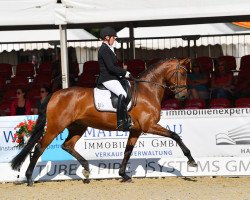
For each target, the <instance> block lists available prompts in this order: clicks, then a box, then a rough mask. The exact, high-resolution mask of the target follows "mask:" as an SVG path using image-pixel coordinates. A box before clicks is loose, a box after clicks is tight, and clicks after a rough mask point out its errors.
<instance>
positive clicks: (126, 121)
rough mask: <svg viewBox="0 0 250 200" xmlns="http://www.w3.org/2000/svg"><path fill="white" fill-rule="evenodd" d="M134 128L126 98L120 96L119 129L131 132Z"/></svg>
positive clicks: (118, 109) (118, 107) (118, 108)
mask: <svg viewBox="0 0 250 200" xmlns="http://www.w3.org/2000/svg"><path fill="white" fill-rule="evenodd" d="M131 128H132V121H131V119H130V116H129V114H128V111H127V105H126V103H125V97H124V96H123V95H120V96H119V97H118V105H117V129H118V130H119V131H129V130H130V129H131Z"/></svg>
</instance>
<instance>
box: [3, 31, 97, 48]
mask: <svg viewBox="0 0 250 200" xmlns="http://www.w3.org/2000/svg"><path fill="white" fill-rule="evenodd" d="M67 38H68V40H95V39H97V38H96V37H95V36H93V35H91V34H90V33H89V32H87V31H85V30H84V29H68V30H67ZM59 40H60V32H59V30H57V29H51V30H22V31H0V52H2V51H12V50H16V51H18V50H20V49H23V50H32V49H47V48H51V47H52V48H53V44H49V43H48V41H51V42H53V41H59ZM24 42H25V43H24ZM42 42H43V43H42ZM1 43H6V44H1ZM77 46H80V47H96V44H94V43H93V44H92V43H90V42H81V43H79V42H78V44H77Z"/></svg>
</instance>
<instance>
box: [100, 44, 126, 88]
mask: <svg viewBox="0 0 250 200" xmlns="http://www.w3.org/2000/svg"><path fill="white" fill-rule="evenodd" d="M98 63H99V67H100V75H99V77H98V83H97V84H98V85H99V84H101V83H103V82H106V81H110V80H119V79H120V78H121V77H124V76H125V75H126V70H124V69H123V68H121V67H119V66H118V65H117V58H116V55H115V54H114V52H113V51H112V50H111V49H110V48H109V46H108V45H107V44H105V43H102V46H101V47H100V49H99V51H98Z"/></svg>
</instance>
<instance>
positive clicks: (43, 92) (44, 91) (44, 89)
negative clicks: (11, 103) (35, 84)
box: [32, 85, 51, 115]
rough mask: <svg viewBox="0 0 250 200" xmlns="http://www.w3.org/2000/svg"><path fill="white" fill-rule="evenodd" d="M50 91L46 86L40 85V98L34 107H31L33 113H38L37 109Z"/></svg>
mask: <svg viewBox="0 0 250 200" xmlns="http://www.w3.org/2000/svg"><path fill="white" fill-rule="evenodd" d="M50 92H51V89H50V88H49V87H48V86H46V85H44V86H42V87H41V89H40V97H41V99H40V100H39V101H38V102H37V104H36V107H35V108H33V109H32V111H33V114H34V115H37V114H38V110H39V109H40V107H41V105H42V103H43V101H44V100H45V98H46V97H47V96H48V95H49V94H50Z"/></svg>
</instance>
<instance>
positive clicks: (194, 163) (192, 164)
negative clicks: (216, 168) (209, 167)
mask: <svg viewBox="0 0 250 200" xmlns="http://www.w3.org/2000/svg"><path fill="white" fill-rule="evenodd" d="M187 164H188V166H190V167H198V165H197V163H196V162H195V161H194V160H192V161H188V162H187Z"/></svg>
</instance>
